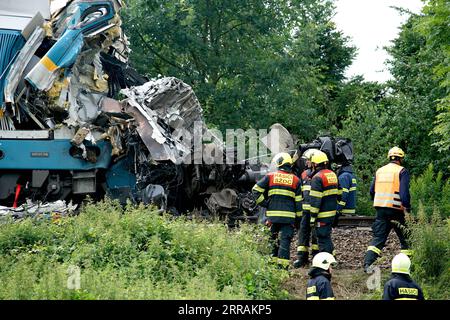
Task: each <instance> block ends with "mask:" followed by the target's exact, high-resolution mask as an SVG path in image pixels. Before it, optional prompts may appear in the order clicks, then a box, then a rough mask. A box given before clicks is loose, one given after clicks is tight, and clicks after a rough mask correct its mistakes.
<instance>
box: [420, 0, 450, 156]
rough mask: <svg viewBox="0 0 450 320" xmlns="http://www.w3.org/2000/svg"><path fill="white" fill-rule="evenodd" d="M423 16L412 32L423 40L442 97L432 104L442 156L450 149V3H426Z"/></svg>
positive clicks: (441, 1) (430, 1)
mask: <svg viewBox="0 0 450 320" xmlns="http://www.w3.org/2000/svg"><path fill="white" fill-rule="evenodd" d="M423 13H424V16H422V17H421V18H420V20H419V21H418V23H417V25H416V28H417V30H418V32H419V33H420V34H422V35H423V37H424V38H425V40H426V46H425V48H424V51H426V52H427V53H429V54H430V55H432V56H433V57H434V59H432V60H431V61H430V62H432V63H431V64H430V65H429V67H431V70H432V73H433V76H434V79H435V80H436V81H437V82H438V83H439V85H440V88H441V89H442V90H443V92H444V93H443V95H442V96H441V97H439V98H438V100H436V102H437V109H438V111H439V114H438V115H437V117H436V126H435V127H434V129H433V133H434V134H436V135H437V136H438V137H439V138H440V140H439V141H438V142H436V143H435V146H437V147H439V150H440V151H442V152H448V151H449V149H450V43H449V41H448V39H450V25H449V23H448V20H449V17H450V2H449V1H448V0H429V1H428V2H427V3H426V5H425V7H424V9H423Z"/></svg>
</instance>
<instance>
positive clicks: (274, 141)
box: [260, 123, 295, 154]
mask: <svg viewBox="0 0 450 320" xmlns="http://www.w3.org/2000/svg"><path fill="white" fill-rule="evenodd" d="M260 140H261V142H262V143H263V144H264V145H265V146H266V147H267V148H268V149H269V150H270V151H271V152H272V153H273V154H277V153H279V152H288V151H291V150H294V149H295V144H294V139H293V138H292V136H291V134H290V133H289V131H288V130H287V129H286V128H285V127H283V126H282V125H281V124H279V123H275V124H273V125H272V126H271V127H270V131H269V133H268V134H267V135H266V136H265V137H262V138H261V139H260Z"/></svg>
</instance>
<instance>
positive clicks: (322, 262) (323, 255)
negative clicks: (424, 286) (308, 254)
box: [312, 252, 337, 270]
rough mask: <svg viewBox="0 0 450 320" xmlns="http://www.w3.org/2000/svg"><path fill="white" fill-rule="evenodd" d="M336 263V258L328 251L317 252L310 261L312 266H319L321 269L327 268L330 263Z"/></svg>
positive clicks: (333, 264)
mask: <svg viewBox="0 0 450 320" xmlns="http://www.w3.org/2000/svg"><path fill="white" fill-rule="evenodd" d="M336 264H337V262H336V259H335V258H334V257H333V255H332V254H330V253H328V252H319V253H318V254H316V255H315V256H314V258H313V261H312V266H313V267H317V268H321V269H323V270H328V269H329V268H330V265H332V266H335V265H336Z"/></svg>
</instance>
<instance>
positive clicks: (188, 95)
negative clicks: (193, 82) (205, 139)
mask: <svg viewBox="0 0 450 320" xmlns="http://www.w3.org/2000/svg"><path fill="white" fill-rule="evenodd" d="M121 93H123V94H124V95H126V96H127V97H128V98H131V99H134V100H135V101H136V102H137V103H138V104H140V105H143V106H146V107H148V108H150V109H152V110H154V111H155V112H156V113H157V115H158V117H160V118H161V119H163V120H164V122H165V123H167V124H168V125H169V126H171V127H172V128H174V129H177V128H181V127H183V128H186V129H191V128H193V126H194V122H196V121H200V122H203V119H202V114H203V110H202V108H201V106H200V103H199V102H198V99H197V97H196V96H195V93H194V91H193V90H192V88H191V87H190V86H189V85H187V84H186V83H184V82H183V81H181V80H179V79H177V78H174V77H165V78H160V79H156V80H152V81H149V82H147V83H145V84H143V85H142V86H139V87H133V88H130V89H124V90H122V91H121Z"/></svg>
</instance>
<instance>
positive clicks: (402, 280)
mask: <svg viewBox="0 0 450 320" xmlns="http://www.w3.org/2000/svg"><path fill="white" fill-rule="evenodd" d="M410 269H411V260H410V259H409V257H408V256H407V255H406V254H404V253H399V254H397V255H396V256H395V257H394V259H392V275H391V279H389V280H388V281H387V282H386V283H385V285H384V292H383V300H425V299H424V297H423V292H422V289H421V288H420V287H419V285H418V284H417V283H415V282H414V280H413V279H411V276H410Z"/></svg>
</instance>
